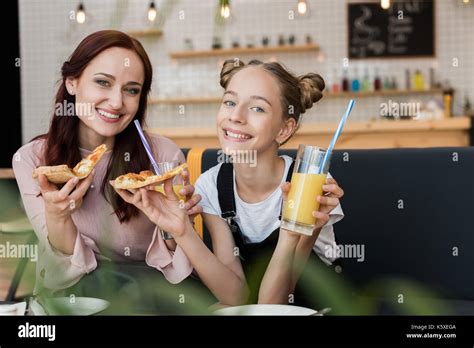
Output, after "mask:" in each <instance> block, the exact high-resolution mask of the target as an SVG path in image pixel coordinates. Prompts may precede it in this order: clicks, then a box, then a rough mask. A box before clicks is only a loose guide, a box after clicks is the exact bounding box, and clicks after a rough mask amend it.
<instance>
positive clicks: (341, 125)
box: [319, 99, 355, 174]
mask: <svg viewBox="0 0 474 348" xmlns="http://www.w3.org/2000/svg"><path fill="white" fill-rule="evenodd" d="M354 104H355V100H354V99H351V100H350V101H349V104H347V109H346V112H345V114H344V116H342V119H341V121H340V122H339V126H338V127H337V130H336V133H334V136H333V137H332V139H331V143H330V144H329V147H328V149H327V151H326V153H325V154H324V158H323V163H322V164H321V167H319V174H322V172H323V170H324V167H325V166H326V162H327V160H328V158H329V157H330V156H331V153H332V149H333V148H334V145H335V144H336V141H337V139H338V138H339V135H341V132H342V128H343V127H344V124H345V123H346V120H347V118H348V117H349V114H350V113H351V111H352V108H353V106H354Z"/></svg>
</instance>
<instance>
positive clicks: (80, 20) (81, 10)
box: [76, 2, 86, 24]
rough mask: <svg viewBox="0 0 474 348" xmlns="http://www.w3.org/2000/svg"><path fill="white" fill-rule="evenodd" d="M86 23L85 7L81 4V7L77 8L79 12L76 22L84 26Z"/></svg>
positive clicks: (77, 12)
mask: <svg viewBox="0 0 474 348" xmlns="http://www.w3.org/2000/svg"><path fill="white" fill-rule="evenodd" d="M85 21H86V11H85V10H84V5H83V4H82V2H80V3H79V6H77V11H76V22H77V23H79V24H83V23H84V22H85Z"/></svg>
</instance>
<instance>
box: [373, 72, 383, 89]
mask: <svg viewBox="0 0 474 348" xmlns="http://www.w3.org/2000/svg"><path fill="white" fill-rule="evenodd" d="M381 89H382V81H381V80H380V76H379V70H378V69H377V68H375V74H374V91H380V90H381Z"/></svg>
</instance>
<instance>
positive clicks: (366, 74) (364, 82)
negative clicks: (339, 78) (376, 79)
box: [362, 67, 370, 92]
mask: <svg viewBox="0 0 474 348" xmlns="http://www.w3.org/2000/svg"><path fill="white" fill-rule="evenodd" d="M369 91H370V78H369V68H367V67H366V68H365V70H364V77H363V79H362V92H369Z"/></svg>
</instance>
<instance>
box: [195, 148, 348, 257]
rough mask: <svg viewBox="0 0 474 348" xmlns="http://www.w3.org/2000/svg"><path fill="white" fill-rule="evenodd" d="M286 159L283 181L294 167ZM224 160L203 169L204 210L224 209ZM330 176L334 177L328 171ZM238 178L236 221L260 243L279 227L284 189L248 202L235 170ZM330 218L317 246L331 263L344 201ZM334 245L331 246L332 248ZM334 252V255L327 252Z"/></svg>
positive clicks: (200, 185)
mask: <svg viewBox="0 0 474 348" xmlns="http://www.w3.org/2000/svg"><path fill="white" fill-rule="evenodd" d="M281 157H282V158H283V159H284V160H285V172H284V174H283V177H282V178H281V183H283V182H285V180H286V177H287V174H288V170H289V169H290V165H291V162H292V161H293V159H292V158H291V157H289V156H281ZM221 165H222V163H219V164H218V165H216V166H214V167H212V168H210V169H209V170H207V171H206V172H204V173H202V174H201V176H200V177H199V178H198V179H197V181H196V185H195V188H196V193H199V194H200V195H201V197H202V200H201V202H200V203H199V204H200V205H201V206H202V208H203V211H204V213H207V214H212V215H217V216H221V214H222V211H221V208H220V206H219V198H218V193H217V175H218V173H219V170H220V168H221ZM328 177H331V175H330V174H328ZM233 182H234V196H235V207H236V210H237V211H236V216H235V218H234V221H235V222H236V223H237V224H238V225H239V227H240V230H241V232H242V234H243V236H244V238H245V239H246V241H247V242H250V243H258V242H261V241H263V240H265V239H266V238H267V237H268V236H269V235H270V234H271V233H272V232H273V231H274V230H275V229H276V228H278V227H279V226H280V220H279V217H280V213H281V206H282V203H283V198H282V193H281V189H280V187H277V188H276V189H275V191H273V192H272V193H271V194H270V195H269V196H268V197H267V198H266V199H264V200H263V201H261V202H258V203H247V202H244V201H243V200H242V199H241V198H240V197H239V194H238V193H237V189H236V185H235V174H234V178H233ZM329 216H330V219H329V221H328V223H327V224H326V225H325V226H324V227H323V229H322V230H321V233H320V234H319V236H318V239H317V240H316V242H315V244H314V247H313V250H314V251H315V252H316V254H318V256H319V257H320V258H321V259H322V260H323V261H324V262H325V263H327V264H331V263H332V262H333V261H334V260H335V257H332V255H337V253H336V251H337V249H336V248H337V245H336V241H335V238H334V231H333V226H332V225H333V224H335V223H336V222H338V221H339V220H341V219H342V218H343V217H344V213H343V212H342V208H341V205H338V206H337V207H336V208H335V209H333V211H332V212H331V213H330V214H329ZM329 249H331V250H329ZM326 255H331V256H326Z"/></svg>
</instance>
